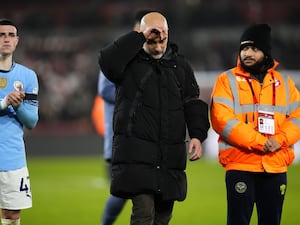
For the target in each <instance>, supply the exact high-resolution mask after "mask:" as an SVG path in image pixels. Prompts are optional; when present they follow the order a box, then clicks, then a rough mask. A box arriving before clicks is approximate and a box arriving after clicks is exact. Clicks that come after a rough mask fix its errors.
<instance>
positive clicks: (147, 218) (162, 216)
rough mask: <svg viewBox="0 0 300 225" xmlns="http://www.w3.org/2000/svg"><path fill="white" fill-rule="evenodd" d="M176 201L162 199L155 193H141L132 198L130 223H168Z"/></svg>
mask: <svg viewBox="0 0 300 225" xmlns="http://www.w3.org/2000/svg"><path fill="white" fill-rule="evenodd" d="M173 205H174V201H162V200H161V199H160V198H159V196H155V195H154V194H140V195H136V196H135V197H133V198H132V214H131V220H130V225H168V224H169V221H170V220H171V217H172V211H173Z"/></svg>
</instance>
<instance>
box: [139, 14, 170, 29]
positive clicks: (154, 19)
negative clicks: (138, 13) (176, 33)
mask: <svg viewBox="0 0 300 225" xmlns="http://www.w3.org/2000/svg"><path fill="white" fill-rule="evenodd" d="M149 27H159V28H161V29H162V30H165V31H167V30H168V22H167V20H166V18H165V17H164V16H163V15H162V14H160V13H158V12H151V13H148V14H146V15H145V16H143V18H142V20H141V25H140V31H141V32H143V31H145V30H146V29H147V28H149Z"/></svg>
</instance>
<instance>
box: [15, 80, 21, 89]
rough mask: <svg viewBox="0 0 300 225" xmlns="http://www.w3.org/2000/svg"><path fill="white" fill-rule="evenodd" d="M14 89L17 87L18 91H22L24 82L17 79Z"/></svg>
mask: <svg viewBox="0 0 300 225" xmlns="http://www.w3.org/2000/svg"><path fill="white" fill-rule="evenodd" d="M14 89H15V90H16V91H20V90H21V89H23V84H22V82H21V81H18V80H16V81H15V82H14Z"/></svg>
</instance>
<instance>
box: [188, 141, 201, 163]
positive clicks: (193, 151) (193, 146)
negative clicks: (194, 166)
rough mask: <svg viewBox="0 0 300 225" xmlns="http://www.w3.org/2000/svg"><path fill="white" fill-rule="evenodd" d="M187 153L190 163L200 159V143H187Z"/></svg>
mask: <svg viewBox="0 0 300 225" xmlns="http://www.w3.org/2000/svg"><path fill="white" fill-rule="evenodd" d="M188 152H189V154H190V158H189V159H190V161H195V160H198V159H200V158H201V157H202V145H201V143H200V141H198V140H195V139H192V140H191V141H190V143H189V149H188Z"/></svg>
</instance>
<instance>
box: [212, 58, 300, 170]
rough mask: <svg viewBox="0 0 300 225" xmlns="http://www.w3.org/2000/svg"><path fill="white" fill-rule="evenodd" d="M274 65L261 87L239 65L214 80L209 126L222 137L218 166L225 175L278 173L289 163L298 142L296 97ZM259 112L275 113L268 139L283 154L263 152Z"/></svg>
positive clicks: (299, 117)
mask: <svg viewBox="0 0 300 225" xmlns="http://www.w3.org/2000/svg"><path fill="white" fill-rule="evenodd" d="M277 65H278V63H277V62H275V64H274V66H273V67H272V68H270V69H269V70H268V72H267V74H266V76H265V78H264V81H263V83H262V84H260V83H259V81H258V80H257V79H256V78H254V77H252V76H250V74H249V73H246V72H244V71H243V70H242V69H241V67H240V62H238V66H237V67H235V68H232V69H231V70H229V71H226V72H223V73H222V74H220V76H219V77H218V78H217V80H216V83H215V86H214V89H213V92H212V99H211V100H212V102H211V123H212V127H213V128H214V130H215V131H216V132H217V133H218V134H219V135H220V136H219V162H220V163H221V164H222V165H223V166H224V167H225V169H226V170H245V171H252V172H263V171H267V172H270V173H281V172H286V171H287V166H289V165H290V164H291V163H292V162H293V159H294V150H293V144H294V143H296V142H297V141H298V139H299V138H300V108H299V105H300V94H299V91H298V90H297V88H296V86H295V84H294V82H293V81H292V79H291V78H290V77H288V76H284V75H282V74H280V73H279V72H278V71H276V70H275V68H276V67H277ZM251 86H252V88H251ZM258 109H259V110H263V111H267V112H274V120H275V134H274V135H272V137H273V138H274V139H275V140H276V141H277V142H278V143H279V144H280V145H281V148H280V149H279V150H277V151H275V152H273V153H272V152H264V151H263V146H264V145H265V143H266V141H267V139H268V135H266V134H261V133H259V132H258V128H257V127H258ZM269 136H270V135H269Z"/></svg>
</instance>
